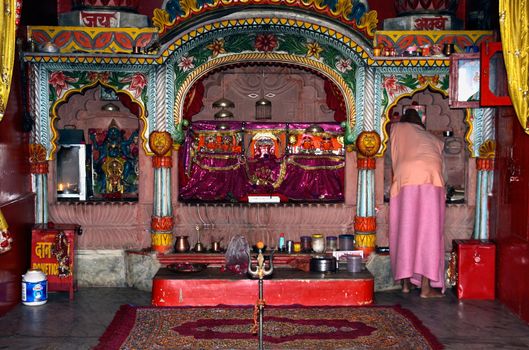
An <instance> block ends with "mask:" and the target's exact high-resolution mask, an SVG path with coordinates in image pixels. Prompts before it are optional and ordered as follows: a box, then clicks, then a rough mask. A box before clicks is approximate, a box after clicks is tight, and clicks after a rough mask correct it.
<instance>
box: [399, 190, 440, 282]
mask: <svg viewBox="0 0 529 350" xmlns="http://www.w3.org/2000/svg"><path fill="white" fill-rule="evenodd" d="M389 215H390V218H389V241H390V250H391V270H392V272H393V278H394V279H396V280H400V279H403V278H410V281H411V282H412V283H413V284H414V285H416V286H420V285H421V278H422V276H424V277H426V278H428V279H429V280H430V285H431V286H432V287H434V288H442V289H443V291H444V235H443V227H444V216H445V191H444V188H443V187H437V186H433V185H408V186H403V187H401V189H400V192H399V194H398V195H397V196H395V197H392V198H391V202H390V214H389Z"/></svg>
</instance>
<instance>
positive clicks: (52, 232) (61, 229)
mask: <svg viewBox="0 0 529 350" xmlns="http://www.w3.org/2000/svg"><path fill="white" fill-rule="evenodd" d="M80 233H81V227H80V226H79V225H74V224H61V225H52V224H49V225H36V226H34V227H33V230H32V232H31V268H32V269H39V270H42V272H44V273H45V274H46V275H47V278H48V290H49V291H50V292H51V291H67V292H70V299H73V291H74V288H75V287H76V286H75V280H74V250H75V240H76V237H75V236H76V234H80Z"/></svg>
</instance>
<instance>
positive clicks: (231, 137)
mask: <svg viewBox="0 0 529 350" xmlns="http://www.w3.org/2000/svg"><path fill="white" fill-rule="evenodd" d="M199 84H202V86H203V95H202V96H201V100H200V101H199V103H196V104H197V105H198V104H200V105H201V106H202V107H201V108H200V109H198V108H197V112H196V113H195V114H194V115H192V116H190V115H187V116H186V117H187V118H188V119H189V120H190V127H189V129H188V131H187V136H186V139H185V142H184V145H183V146H184V147H181V148H180V150H181V151H180V152H181V153H180V156H179V163H180V164H179V167H180V171H179V174H181V177H180V178H179V200H180V201H182V202H194V203H201V202H221V203H222V202H224V203H226V202H229V203H244V202H250V203H252V202H255V203H268V202H267V201H270V203H279V202H294V203H295V202H301V203H303V202H308V203H319V202H323V203H329V202H343V201H344V188H345V182H344V178H345V173H344V172H345V148H344V136H343V135H344V130H343V129H342V127H341V124H340V122H341V121H342V120H341V119H339V118H337V117H336V116H337V115H340V116H343V115H344V113H343V111H336V110H333V109H332V108H330V107H329V106H330V105H332V106H342V105H343V103H340V101H339V100H338V99H339V98H338V97H336V96H335V94H333V93H329V91H331V92H332V91H334V90H332V87H331V85H332V83H330V82H329V81H327V80H326V79H325V78H323V77H321V76H318V75H316V74H315V73H313V72H310V71H307V70H303V69H299V68H294V67H289V66H267V65H263V66H248V67H231V68H227V69H225V70H222V71H218V72H216V73H215V74H212V75H210V76H208V77H206V78H205V79H204V80H203V81H201V82H199ZM196 90H197V91H198V90H199V89H196ZM263 97H266V98H267V99H269V102H270V104H271V106H270V107H271V115H270V118H267V119H266V120H262V118H260V115H259V114H258V113H257V112H256V109H255V105H256V102H255V101H256V100H258V99H259V98H263ZM340 98H341V96H340ZM225 100H228V101H229V102H230V108H231V111H233V113H232V114H230V117H229V118H223V119H219V118H217V117H215V115H216V114H215V113H216V111H215V109H214V107H215V106H216V105H218V103H217V101H225ZM342 102H343V101H342ZM212 107H213V108H212Z"/></svg>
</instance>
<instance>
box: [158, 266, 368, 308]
mask: <svg viewBox="0 0 529 350" xmlns="http://www.w3.org/2000/svg"><path fill="white" fill-rule="evenodd" d="M274 260H275V259H274ZM263 283H264V288H263V290H264V299H265V301H266V304H267V305H294V304H298V305H305V306H325V305H340V306H358V305H368V304H371V303H373V291H374V279H373V276H372V275H371V274H370V273H369V272H368V271H364V272H361V273H354V274H353V273H349V272H347V271H342V270H340V271H337V272H336V273H326V274H323V273H313V272H303V271H300V270H296V269H291V268H281V267H280V268H276V269H275V270H274V273H273V275H272V277H271V278H269V279H265V280H264V282H263ZM258 292H259V291H258V280H256V279H250V278H249V277H247V276H246V275H236V274H234V273H232V272H226V271H221V269H220V268H216V267H208V268H207V269H205V270H203V271H200V272H180V273H175V272H172V271H171V270H169V269H167V268H161V269H160V270H159V271H158V273H157V274H156V276H155V277H154V279H153V285H152V305H154V306H215V305H221V304H222V305H254V304H255V303H256V301H257V299H258Z"/></svg>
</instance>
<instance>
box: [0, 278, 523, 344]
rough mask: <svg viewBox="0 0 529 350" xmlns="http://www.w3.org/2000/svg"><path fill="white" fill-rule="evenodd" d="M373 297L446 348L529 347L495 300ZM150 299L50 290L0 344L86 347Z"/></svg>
mask: <svg viewBox="0 0 529 350" xmlns="http://www.w3.org/2000/svg"><path fill="white" fill-rule="evenodd" d="M375 298H376V300H375V304H379V305H391V304H400V305H402V306H403V307H405V308H407V309H409V310H411V311H413V312H414V313H415V315H417V316H418V317H419V318H420V319H421V320H422V321H423V323H424V324H425V325H426V326H427V327H428V328H429V329H430V330H431V331H432V332H433V334H434V335H435V336H436V337H437V338H438V339H439V340H440V341H441V342H442V343H443V344H444V345H445V348H446V349H464V350H473V349H480V350H482V349H529V325H528V324H526V323H525V322H523V321H521V320H520V319H518V318H517V317H516V316H515V315H514V314H513V313H511V312H510V311H509V310H508V309H507V308H506V307H504V306H503V305H502V304H500V303H499V302H497V301H458V300H457V298H456V297H455V296H454V295H453V294H452V293H451V292H448V293H447V295H446V296H445V297H444V298H441V299H437V300H424V299H421V298H420V297H419V295H418V292H417V291H412V293H411V294H410V295H402V294H401V293H400V292H398V291H390V292H378V293H376V294H375ZM150 300H151V296H150V293H148V292H143V291H139V290H136V289H131V288H83V289H80V290H79V291H78V292H76V294H75V300H74V301H72V302H70V301H69V300H68V294H67V293H51V294H50V296H49V298H48V303H47V304H45V305H42V306H24V305H19V306H17V307H16V308H15V309H13V310H12V311H11V312H9V313H8V314H7V315H5V316H4V317H2V318H0V349H27V350H30V349H31V350H33V349H43V350H44V349H50V350H51V349H75V350H79V349H90V348H91V347H93V346H94V345H96V344H97V343H98V338H99V337H100V336H101V334H102V333H103V332H104V330H105V328H106V327H107V326H108V325H109V323H110V321H111V320H112V318H113V316H114V313H115V312H116V311H117V309H118V308H119V306H120V305H122V304H127V303H128V304H133V305H149V304H150Z"/></svg>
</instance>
